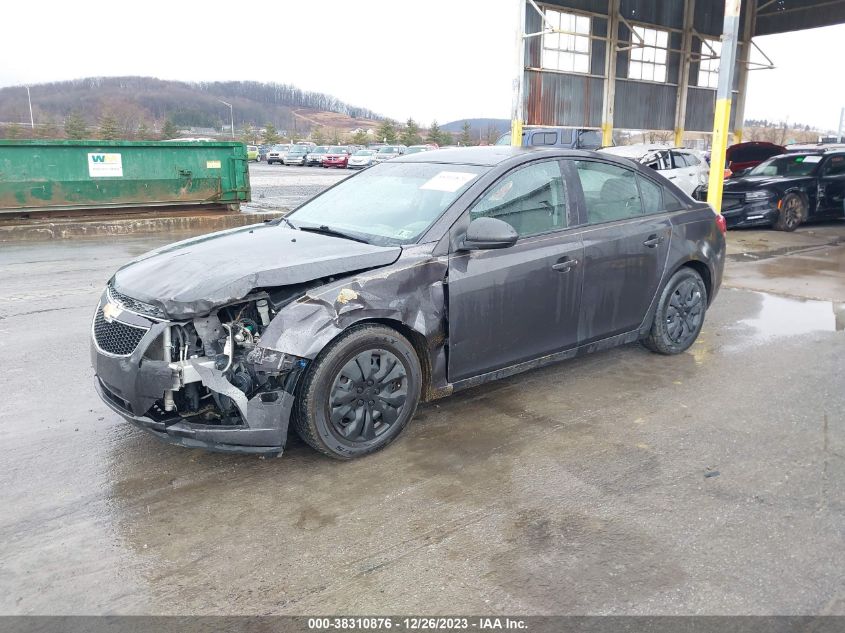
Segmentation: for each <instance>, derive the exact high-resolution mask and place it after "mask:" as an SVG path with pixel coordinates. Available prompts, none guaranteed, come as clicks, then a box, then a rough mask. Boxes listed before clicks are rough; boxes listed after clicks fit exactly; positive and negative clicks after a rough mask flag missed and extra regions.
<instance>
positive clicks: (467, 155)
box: [391, 145, 630, 167]
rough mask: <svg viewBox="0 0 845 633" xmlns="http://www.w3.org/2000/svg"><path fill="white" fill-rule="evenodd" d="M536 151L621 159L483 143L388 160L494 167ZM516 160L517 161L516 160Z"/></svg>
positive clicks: (574, 156)
mask: <svg viewBox="0 0 845 633" xmlns="http://www.w3.org/2000/svg"><path fill="white" fill-rule="evenodd" d="M536 154H543V155H544V156H549V157H554V156H559V157H561V158H564V157H568V158H598V159H600V160H603V161H607V162H616V163H619V164H630V163H622V162H620V161H619V159H618V158H617V157H616V156H614V155H613V154H604V153H601V152H589V151H585V150H573V149H566V148H556V147H550V146H545V147H544V146H539V147H512V146H510V145H485V146H482V147H456V148H455V149H433V150H431V151H428V152H419V153H416V154H403V155H402V156H399V157H398V158H394V159H393V160H392V161H391V162H399V163H442V164H447V165H448V164H453V165H478V166H481V167H494V166H495V165H499V164H501V163H504V162H507V161H511V160H513V159H519V158H527V157H530V156H533V155H536ZM515 162H518V161H515Z"/></svg>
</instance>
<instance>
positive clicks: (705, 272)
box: [667, 259, 713, 306]
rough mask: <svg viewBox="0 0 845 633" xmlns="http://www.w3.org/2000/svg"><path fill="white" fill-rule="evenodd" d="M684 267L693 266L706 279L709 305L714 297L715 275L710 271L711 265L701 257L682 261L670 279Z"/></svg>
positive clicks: (705, 285) (705, 286) (705, 287)
mask: <svg viewBox="0 0 845 633" xmlns="http://www.w3.org/2000/svg"><path fill="white" fill-rule="evenodd" d="M682 268H692V269H693V270H694V271H695V272H697V273H698V274H699V275H700V276H701V279H702V281H704V289H705V290H706V291H707V305H708V306H709V305H710V302H711V301H712V298H713V275H712V273H711V272H710V267H709V266H708V265H707V264H705V263H704V262H703V261H701V260H700V259H688V260H687V261H685V262H681V263H680V264H679V265H678V266H677V268H675V270H673V271H672V275H669V279H671V278H672V276H673V275H674V274H675V273H676V272H678V271H679V270H681V269H682ZM667 283H668V280H667Z"/></svg>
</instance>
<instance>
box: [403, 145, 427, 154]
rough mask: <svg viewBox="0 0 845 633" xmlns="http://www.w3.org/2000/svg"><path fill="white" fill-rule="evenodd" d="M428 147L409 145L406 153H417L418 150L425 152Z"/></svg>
mask: <svg viewBox="0 0 845 633" xmlns="http://www.w3.org/2000/svg"><path fill="white" fill-rule="evenodd" d="M427 149H428V148H427V147H409V148H408V149H406V150H405V153H406V154H416V153H418V152H424V151H426V150H427Z"/></svg>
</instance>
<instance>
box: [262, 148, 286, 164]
mask: <svg viewBox="0 0 845 633" xmlns="http://www.w3.org/2000/svg"><path fill="white" fill-rule="evenodd" d="M291 147H292V146H291V145H289V144H285V145H273V147H271V148H270V151H269V152H267V164H268V165H272V164H273V163H279V164H280V165H281V164H283V163H284V162H285V156H287V155H288V152H289V151H290V149H291Z"/></svg>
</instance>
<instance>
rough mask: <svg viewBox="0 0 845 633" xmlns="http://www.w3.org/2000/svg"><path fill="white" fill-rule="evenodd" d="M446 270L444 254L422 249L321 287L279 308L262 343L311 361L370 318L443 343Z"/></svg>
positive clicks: (428, 339)
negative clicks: (430, 252) (409, 255)
mask: <svg viewBox="0 0 845 633" xmlns="http://www.w3.org/2000/svg"><path fill="white" fill-rule="evenodd" d="M447 269H448V259H447V258H446V257H445V256H444V257H434V256H431V255H430V254H425V255H420V256H418V257H409V258H407V259H406V258H403V259H402V260H400V261H399V262H397V263H396V264H394V265H392V266H389V267H387V268H381V269H378V270H374V271H370V272H367V273H362V274H359V275H355V276H353V277H350V278H346V279H343V280H341V281H337V282H333V283H331V284H327V285H325V286H320V287H319V288H316V289H313V290H311V291H309V292H308V293H306V294H305V295H304V296H303V297H301V298H300V299H298V300H296V301H294V302H292V303H290V304H288V305H287V306H285V307H284V308H282V309H281V310H280V311H279V313H278V314H277V315H276V316H275V318H274V319H273V321H272V322H271V323H270V325H269V326H268V327H267V329H266V330H265V331H264V333H263V334H262V336H261V346H262V347H266V348H269V349H273V350H275V351H279V352H283V353H285V354H292V355H294V356H299V357H301V358H307V359H312V360H313V359H314V358H315V357H316V356H317V354H319V353H320V350H322V349H323V348H324V347H325V346H326V345H327V344H328V343H329V342H330V341H332V340H333V339H334V338H335V337H337V336H338V335H339V334H341V333H342V332H343V331H344V330H346V329H347V328H349V327H351V326H353V325H355V324H356V323H359V322H361V321H365V320H374V319H378V320H385V319H387V320H392V321H397V322H399V323H402V324H403V325H405V326H407V327H408V328H409V329H411V330H413V331H414V332H417V333H418V334H420V335H421V336H422V337H424V338H425V339H426V341H428V342H430V343H432V342H435V341H439V342H440V343H441V344H443V341H444V338H445V335H444V333H445V332H446V327H445V320H446V292H445V285H446V280H447Z"/></svg>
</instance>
